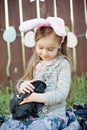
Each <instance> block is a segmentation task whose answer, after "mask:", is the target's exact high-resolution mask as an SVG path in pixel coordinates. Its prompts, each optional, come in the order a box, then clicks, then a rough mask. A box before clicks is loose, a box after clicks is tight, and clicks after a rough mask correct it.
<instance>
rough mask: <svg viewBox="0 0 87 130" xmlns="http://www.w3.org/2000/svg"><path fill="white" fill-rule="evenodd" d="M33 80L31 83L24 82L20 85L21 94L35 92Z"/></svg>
mask: <svg viewBox="0 0 87 130" xmlns="http://www.w3.org/2000/svg"><path fill="white" fill-rule="evenodd" d="M32 82H33V80H31V81H24V82H22V83H21V84H20V92H21V93H25V92H27V93H30V92H33V91H34V86H33V85H32V84H31V83H32Z"/></svg>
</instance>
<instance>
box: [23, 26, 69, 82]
mask: <svg viewBox="0 0 87 130" xmlns="http://www.w3.org/2000/svg"><path fill="white" fill-rule="evenodd" d="M52 33H54V31H53V29H52V28H51V27H40V28H39V29H37V30H36V32H35V41H36V42H37V41H38V40H39V39H40V38H42V37H45V36H48V35H51V34H52ZM54 38H55V40H58V44H59V43H60V44H61V41H62V37H60V36H58V35H56V34H55V33H54ZM66 42H67V38H66V37H65V39H64V42H63V43H62V44H61V48H60V50H59V51H58V52H60V54H62V55H64V56H65V57H67V49H66ZM58 54H59V53H58ZM39 61H40V57H39V56H38V55H37V53H36V51H34V53H33V55H32V57H31V59H30V60H29V62H28V66H27V68H26V72H25V74H24V76H23V77H22V78H21V79H23V80H25V79H26V80H32V79H33V70H34V68H35V66H36V64H37V63H38V62H39Z"/></svg>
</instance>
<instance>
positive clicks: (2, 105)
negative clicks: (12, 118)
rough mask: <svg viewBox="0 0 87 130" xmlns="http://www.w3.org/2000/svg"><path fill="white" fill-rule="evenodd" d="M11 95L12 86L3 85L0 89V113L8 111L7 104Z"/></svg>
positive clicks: (3, 113) (4, 113) (6, 113)
mask: <svg viewBox="0 0 87 130" xmlns="http://www.w3.org/2000/svg"><path fill="white" fill-rule="evenodd" d="M13 95H14V93H13V88H12V87H3V88H2V89H1V90H0V115H8V114H9V113H10V109H9V105H10V100H11V98H12V97H13Z"/></svg>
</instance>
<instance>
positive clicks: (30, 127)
mask: <svg viewBox="0 0 87 130" xmlns="http://www.w3.org/2000/svg"><path fill="white" fill-rule="evenodd" d="M19 29H20V30H21V31H23V32H24V31H28V30H31V29H34V32H35V51H34V54H33V56H32V58H31V60H30V61H29V64H28V67H27V69H26V73H25V74H24V76H23V77H22V78H21V80H20V81H19V82H18V84H17V89H18V91H19V92H22V93H25V92H29V93H30V92H31V91H32V92H33V93H32V94H31V95H30V96H29V97H27V98H25V99H24V100H23V102H21V104H24V103H27V102H39V103H44V106H43V108H42V109H41V110H40V111H39V113H38V114H39V118H37V119H32V123H30V122H29V121H30V119H28V120H27V119H26V122H25V123H23V122H20V121H17V120H13V119H9V120H8V121H7V122H6V123H4V124H3V125H2V128H1V130H2V129H5V130H6V127H7V129H9V130H13V129H16V130H17V129H18V130H63V129H64V130H65V129H66V128H67V130H68V129H69V130H70V129H71V128H72V129H74V130H78V128H79V124H78V122H77V120H76V119H75V117H74V115H73V114H71V115H72V120H73V123H71V124H72V125H70V126H69V128H68V126H67V124H68V120H67V118H66V98H67V96H68V93H69V90H70V82H71V70H70V62H69V59H68V56H67V47H66V31H65V25H64V21H63V19H61V18H57V17H48V18H47V19H33V20H29V21H26V22H24V23H23V24H22V25H21V26H20V28H19ZM33 80H42V81H44V82H45V83H46V85H47V87H46V90H45V93H44V94H40V93H35V92H34V87H33V86H32V84H31V82H33ZM74 124H75V125H74ZM6 125H7V126H6Z"/></svg>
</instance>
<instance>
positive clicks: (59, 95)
mask: <svg viewBox="0 0 87 130" xmlns="http://www.w3.org/2000/svg"><path fill="white" fill-rule="evenodd" d="M58 67H59V68H60V72H59V74H58V81H57V86H56V89H55V90H53V91H50V92H46V93H45V95H46V101H47V105H52V104H56V103H61V102H63V101H65V100H66V98H67V96H68V94H69V90H70V85H71V68H70V64H69V61H67V60H62V62H61V63H60V66H58Z"/></svg>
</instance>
